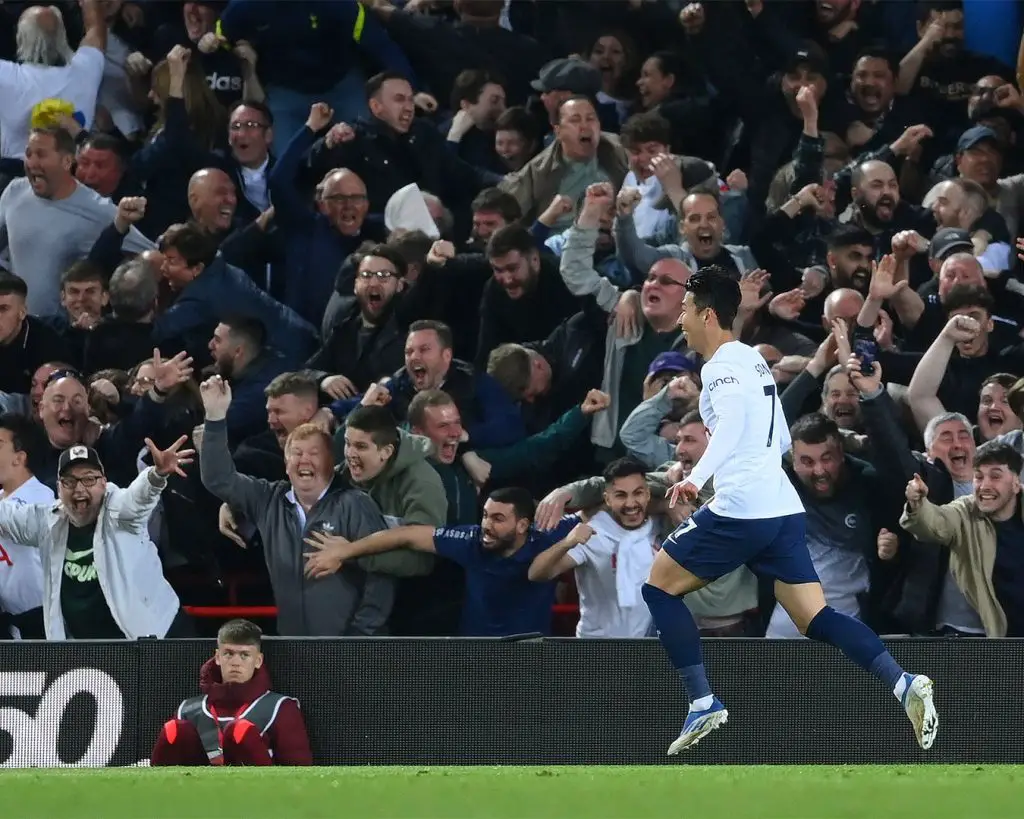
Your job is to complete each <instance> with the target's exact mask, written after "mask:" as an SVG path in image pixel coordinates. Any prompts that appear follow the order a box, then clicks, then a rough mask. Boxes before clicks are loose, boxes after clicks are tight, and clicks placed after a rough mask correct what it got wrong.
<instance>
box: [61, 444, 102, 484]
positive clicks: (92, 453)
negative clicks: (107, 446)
mask: <svg viewBox="0 0 1024 819" xmlns="http://www.w3.org/2000/svg"><path fill="white" fill-rule="evenodd" d="M79 464H83V465H85V466H92V467H95V468H96V469H98V470H99V471H100V472H103V461H101V460H100V456H99V454H98V453H97V452H96V450H95V449H93V448H92V447H88V446H82V445H76V446H73V447H68V448H67V449H65V450H64V451H63V452H62V453H60V460H59V461H58V462H57V477H61V476H63V475H64V473H65V472H67V471H68V470H69V469H71V467H73V466H78V465H79ZM103 474H106V473H105V472H103Z"/></svg>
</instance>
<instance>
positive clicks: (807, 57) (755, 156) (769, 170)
mask: <svg viewBox="0 0 1024 819" xmlns="http://www.w3.org/2000/svg"><path fill="white" fill-rule="evenodd" d="M828 76H829V63H828V58H827V57H826V56H825V52H824V51H823V50H822V48H821V46H819V45H818V44H817V43H814V42H812V41H810V40H806V41H803V42H801V43H800V44H799V46H798V47H797V49H796V50H795V51H793V52H792V53H791V54H790V55H789V57H788V59H787V61H786V64H785V68H784V69H783V71H782V72H781V73H779V74H777V75H774V76H773V77H772V79H771V80H770V81H769V88H770V91H769V93H770V94H771V99H770V100H769V101H768V102H769V106H770V112H769V113H768V115H767V116H766V117H765V118H764V119H763V120H762V121H761V123H760V125H759V126H758V128H757V129H756V131H755V132H754V134H753V135H752V137H751V141H750V146H751V147H750V173H749V174H748V176H749V177H750V188H749V190H748V193H747V197H748V199H749V200H750V203H751V205H752V206H753V207H756V208H758V209H761V208H763V207H764V201H765V199H766V198H767V196H768V190H769V188H770V187H771V184H772V179H773V178H774V176H775V172H776V170H778V168H779V166H781V165H784V164H785V163H786V161H787V160H788V159H789V158H790V156H792V154H793V149H794V148H795V147H796V144H797V142H798V140H799V138H800V132H801V129H802V125H803V114H802V113H801V111H800V108H799V106H798V105H797V101H796V97H797V93H798V92H799V91H800V89H801V88H805V87H806V88H810V89H811V92H812V94H813V96H814V100H815V104H816V105H817V106H820V105H821V101H822V100H823V99H824V98H825V94H826V92H827V91H828ZM776 90H777V92H778V93H776Z"/></svg>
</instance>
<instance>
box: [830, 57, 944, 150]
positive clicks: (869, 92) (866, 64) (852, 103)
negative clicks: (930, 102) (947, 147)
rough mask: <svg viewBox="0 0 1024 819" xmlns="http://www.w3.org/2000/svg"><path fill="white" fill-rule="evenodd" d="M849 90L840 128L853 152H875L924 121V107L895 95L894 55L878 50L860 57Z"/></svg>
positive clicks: (914, 99)
mask: <svg viewBox="0 0 1024 819" xmlns="http://www.w3.org/2000/svg"><path fill="white" fill-rule="evenodd" d="M852 65H853V75H852V76H851V78H850V87H849V91H848V92H847V94H846V99H845V100H844V103H845V104H844V105H843V107H842V108H841V109H840V117H841V118H842V120H843V124H842V125H837V130H838V131H839V133H841V134H842V135H843V136H844V138H845V140H846V143H847V145H849V147H850V151H851V153H853V154H854V155H856V154H859V153H861V152H863V151H874V150H878V149H879V148H882V147H883V146H885V145H889V144H890V143H892V142H894V141H895V140H896V139H898V138H899V137H900V135H902V134H903V132H904V131H905V130H906V129H907V128H909V127H910V126H912V125H916V124H917V123H919V122H924V121H926V120H925V115H926V112H925V111H924V110H922V109H923V108H924V106H922V105H921V104H920V102H919V101H918V100H917V99H916V98H914V97H907V96H898V95H897V94H896V77H897V75H898V74H899V64H898V63H897V62H896V58H895V57H894V56H893V54H892V53H891V52H889V51H887V50H884V49H882V48H878V47H871V48H867V49H864V50H863V51H861V52H860V54H858V55H857V57H856V59H855V61H854V62H853V63H852Z"/></svg>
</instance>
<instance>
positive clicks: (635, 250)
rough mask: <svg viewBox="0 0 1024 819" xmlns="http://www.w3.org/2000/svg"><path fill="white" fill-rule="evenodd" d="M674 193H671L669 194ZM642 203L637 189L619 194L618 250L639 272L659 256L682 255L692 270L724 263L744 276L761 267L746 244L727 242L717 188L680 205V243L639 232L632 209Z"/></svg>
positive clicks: (667, 159) (689, 196) (688, 195)
mask: <svg viewBox="0 0 1024 819" xmlns="http://www.w3.org/2000/svg"><path fill="white" fill-rule="evenodd" d="M663 161H665V162H672V161H673V160H672V159H671V158H670V157H659V158H658V160H657V161H656V162H655V167H657V165H658V164H659V163H660V162H663ZM669 195H670V196H671V194H669ZM638 203H639V196H638V195H636V192H635V191H630V190H625V189H624V190H622V191H620V192H619V195H618V203H617V204H618V218H617V219H616V220H615V252H616V254H617V255H618V257H619V259H620V260H621V261H622V262H623V263H624V264H625V265H626V267H628V268H629V269H630V270H631V271H632V272H633V273H634V274H635V275H639V276H642V275H643V273H644V271H646V270H650V269H651V266H652V265H653V264H654V263H655V262H657V261H658V260H659V259H667V258H673V259H680V260H681V261H682V262H683V263H684V264H685V265H686V266H687V267H689V268H690V269H691V270H701V269H703V268H705V267H712V266H714V267H721V268H723V269H724V270H727V271H728V272H730V273H731V274H732V275H733V277H734V278H737V279H739V278H742V277H744V276H746V275H747V274H748V273H750V272H751V271H753V270H755V269H757V260H756V259H755V258H754V254H753V253H751V252H750V248H749V247H746V246H745V245H726V244H723V241H722V240H723V239H724V237H725V220H724V219H722V209H721V204H720V202H719V197H718V193H717V191H709V190H699V191H697V192H694V193H685V192H684V196H683V198H682V200H681V202H680V209H679V239H680V240H681V241H679V243H678V244H668V245H662V246H661V247H651V246H650V245H647V244H645V243H644V242H642V241H641V240H640V237H639V236H637V232H636V225H635V224H634V222H633V219H632V218H631V217H632V213H633V210H634V208H635V207H636V205H637V204H638Z"/></svg>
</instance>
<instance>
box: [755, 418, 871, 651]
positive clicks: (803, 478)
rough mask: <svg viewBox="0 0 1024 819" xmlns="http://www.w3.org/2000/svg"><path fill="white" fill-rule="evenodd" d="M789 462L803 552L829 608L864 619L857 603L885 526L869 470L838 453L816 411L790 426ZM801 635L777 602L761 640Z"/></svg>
mask: <svg viewBox="0 0 1024 819" xmlns="http://www.w3.org/2000/svg"><path fill="white" fill-rule="evenodd" d="M790 435H791V436H792V438H793V462H792V466H789V465H787V467H786V472H787V473H788V474H789V478H790V480H791V481H792V483H793V486H794V487H795V488H796V491H797V494H798V495H799V496H800V500H801V501H802V502H803V505H804V509H805V510H806V513H807V518H806V520H807V549H808V551H809V552H810V554H811V562H812V563H813V564H814V570H815V571H816V572H817V574H818V578H819V579H820V580H821V587H822V591H823V592H824V593H825V600H826V601H827V603H828V605H829V606H831V607H832V608H833V609H835V610H836V611H838V612H841V613H843V614H846V615H848V616H850V617H856V618H858V619H865V618H866V615H867V614H868V612H867V611H865V610H864V608H863V606H862V604H861V599H862V598H863V596H864V595H866V594H867V593H868V590H869V586H870V577H869V572H868V564H869V561H871V559H872V556H873V555H874V552H875V543H876V536H877V534H878V531H879V529H880V528H881V525H882V523H884V519H883V516H882V514H881V512H882V510H881V509H880V508H879V504H878V502H877V501H876V500H873V499H874V498H876V497H877V491H876V489H875V487H874V482H875V481H876V480H877V475H876V473H875V470H874V468H873V467H872V466H870V465H868V464H866V463H864V462H863V461H858V460H856V459H854V458H852V457H850V456H849V455H844V454H843V444H842V438H841V436H840V432H839V427H838V426H836V423H835V421H832V420H830V419H828V418H826V417H825V416H824V415H820V414H817V413H814V414H811V415H805V416H804V417H803V418H801V419H800V420H798V421H797V422H796V423H795V424H793V426H792V427H791V428H790ZM800 636H801V635H800V632H799V630H798V629H797V627H796V626H795V625H794V624H793V621H792V620H791V619H790V617H789V615H788V614H787V613H786V611H785V609H783V608H782V606H781V605H778V604H776V606H775V610H774V611H773V612H772V616H771V620H770V622H769V623H768V631H767V633H766V634H765V637H768V638H769V639H799V638H800Z"/></svg>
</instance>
